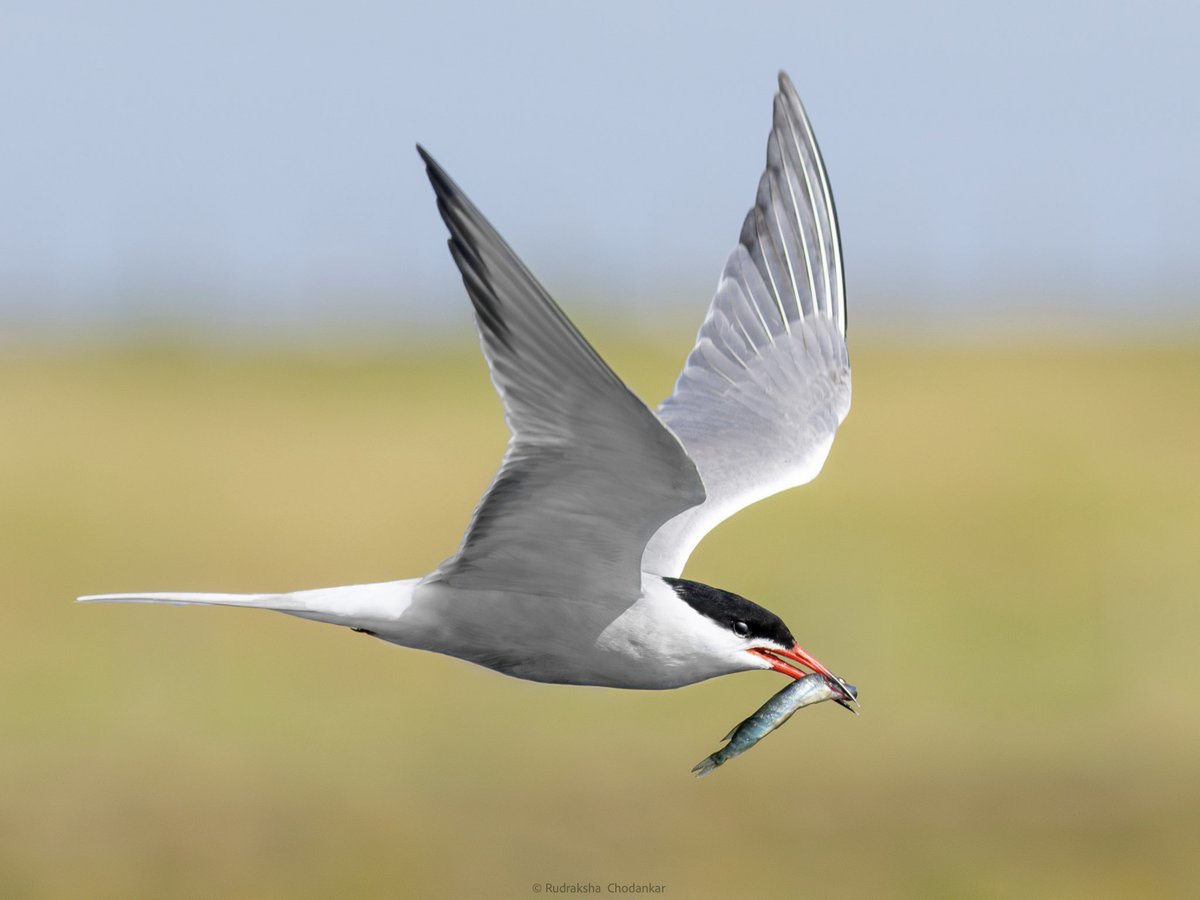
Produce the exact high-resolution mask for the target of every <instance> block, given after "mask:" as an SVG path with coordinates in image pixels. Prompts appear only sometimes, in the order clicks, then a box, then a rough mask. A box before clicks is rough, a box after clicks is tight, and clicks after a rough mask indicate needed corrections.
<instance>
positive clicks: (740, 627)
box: [733, 622, 750, 637]
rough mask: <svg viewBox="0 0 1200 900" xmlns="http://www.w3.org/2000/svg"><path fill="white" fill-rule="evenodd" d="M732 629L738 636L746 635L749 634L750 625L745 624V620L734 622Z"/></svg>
mask: <svg viewBox="0 0 1200 900" xmlns="http://www.w3.org/2000/svg"><path fill="white" fill-rule="evenodd" d="M733 630H734V632H735V633H736V634H737V635H738V637H746V636H747V635H749V634H750V626H749V625H747V624H746V623H745V622H734V623H733Z"/></svg>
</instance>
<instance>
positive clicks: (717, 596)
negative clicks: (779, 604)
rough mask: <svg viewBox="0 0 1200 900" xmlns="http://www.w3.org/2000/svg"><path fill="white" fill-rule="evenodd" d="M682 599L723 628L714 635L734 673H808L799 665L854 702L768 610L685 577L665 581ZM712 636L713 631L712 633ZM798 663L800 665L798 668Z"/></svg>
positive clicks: (837, 681)
mask: <svg viewBox="0 0 1200 900" xmlns="http://www.w3.org/2000/svg"><path fill="white" fill-rule="evenodd" d="M663 580H664V581H666V582H667V584H669V585H670V586H671V587H672V588H674V590H675V593H676V594H677V595H678V596H679V598H680V599H681V600H683V601H684V602H686V603H687V604H688V605H689V606H691V607H692V609H694V610H695V611H696V612H698V613H700V614H701V615H702V616H704V617H705V618H707V619H709V620H710V621H711V622H712V623H713V624H715V625H716V626H718V628H719V629H720V632H719V633H714V635H715V637H716V639H717V640H719V642H720V644H721V646H722V650H723V651H725V652H727V654H728V656H729V658H730V663H731V665H733V666H736V668H735V669H734V671H739V670H745V669H771V670H773V671H775V672H779V673H780V674H782V675H787V676H789V677H790V678H803V677H804V676H805V675H807V674H808V673H807V672H805V671H803V670H802V669H801V668H799V666H804V667H806V668H808V669H811V670H812V671H814V672H820V673H821V674H822V675H824V676H825V677H826V678H828V679H829V680H830V682H831V683H832V684H833V685H834V686H836V687H837V688H838V689H840V690H841V691H842V692H843V693H844V694H845V699H846V700H851V701H852V700H853V699H854V698H853V696H852V695H851V693H850V692H849V691H847V690H846V689H845V688H844V687H842V684H843V682H842V680H841V679H840V678H838V677H837V676H836V675H834V674H833V673H832V672H830V671H829V669H827V668H826V667H825V666H824V665H823V664H822V663H820V662H819V661H818V660H816V659H815V658H813V657H812V656H810V655H809V654H808V653H807V652H806V651H805V650H804V648H802V647H801V646H800V645H799V644H798V643H797V642H796V639H795V638H794V637H792V633H791V631H790V630H788V627H787V626H786V625H785V624H783V620H782V619H780V618H779V616H777V615H775V613H773V612H771V611H770V610H769V609H764V608H763V607H761V606H759V605H758V604H757V603H755V602H753V601H751V600H747V599H746V598H745V597H741V596H738V595H737V594H733V593H730V592H729V591H723V590H721V589H720V588H714V587H710V586H709V585H707V584H700V583H699V582H696V581H687V580H686V579H683V578H665V579H663ZM710 633H713V632H710ZM797 664H798V665H797Z"/></svg>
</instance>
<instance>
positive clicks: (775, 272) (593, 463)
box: [79, 73, 850, 696]
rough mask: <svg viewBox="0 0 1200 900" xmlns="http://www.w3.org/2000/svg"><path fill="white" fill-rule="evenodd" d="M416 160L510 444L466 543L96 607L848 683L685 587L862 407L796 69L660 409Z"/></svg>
mask: <svg viewBox="0 0 1200 900" xmlns="http://www.w3.org/2000/svg"><path fill="white" fill-rule="evenodd" d="M417 149H418V151H419V153H420V155H421V158H422V159H423V160H424V162H425V166H426V169H427V173H428V176H429V180H430V182H431V184H432V185H433V190H434V192H435V194H436V195H437V206H438V210H439V211H440V213H441V217H442V219H443V220H444V221H445V224H446V227H447V228H448V229H449V232H450V239H449V246H450V254H451V256H452V257H453V258H454V262H455V263H456V264H457V265H458V269H459V271H460V273H461V275H462V279H463V283H464V284H465V286H466V289H467V293H468V294H469V295H470V298H471V302H472V305H473V306H474V312H475V323H476V326H477V328H478V331H479V336H480V343H481V345H482V349H483V353H484V356H485V357H486V358H487V363H488V367H489V369H490V372H491V378H492V382H493V384H494V385H495V388H496V391H497V392H498V393H499V395H500V398H501V400H502V402H503V406H504V416H505V420H506V421H507V424H508V427H509V431H510V432H511V439H510V441H509V444H508V448H507V451H506V453H505V455H504V459H503V462H502V463H501V466H500V470H499V472H497V474H496V476H495V479H494V480H493V481H492V484H491V486H490V487H489V488H488V490H487V492H486V493H485V494H484V496H483V499H482V500H481V501H480V503H479V506H478V507H477V508H476V510H475V514H474V517H473V518H472V520H471V523H470V526H469V527H468V529H467V532H466V535H465V536H464V537H463V539H462V543H461V544H460V546H459V548H458V550H457V551H456V552H455V553H454V555H453V556H451V557H450V558H449V559H447V560H446V561H445V562H443V563H442V564H441V565H440V566H438V568H437V569H436V570H435V571H434V572H432V573H431V574H429V575H426V576H425V577H423V578H413V579H406V580H401V581H389V582H386V583H380V584H364V585H351V586H346V587H334V588H324V589H318V590H306V591H296V592H291V593H280V594H213V593H126V594H104V595H96V596H89V597H81V598H79V599H80V600H82V601H97V602H127V603H174V604H209V605H215V606H241V607H252V608H255V609H270V610H276V611H279V612H284V613H288V614H290V615H294V616H300V617H303V618H306V619H312V620H315V621H318V622H327V623H330V624H333V625H341V626H345V627H349V628H352V629H354V630H356V631H360V632H365V633H366V634H368V635H372V636H374V637H377V638H380V639H382V640H385V641H389V642H391V643H394V644H400V645H402V646H405V647H413V648H417V649H421V650H430V651H433V652H437V653H444V654H448V655H450V656H456V657H459V658H461V659H465V660H469V661H470V662H473V663H477V664H479V665H481V666H486V667H487V668H490V669H494V670H496V671H499V672H503V673H505V674H507V675H512V676H515V677H517V678H524V679H529V680H532V681H541V682H555V683H564V684H580V685H602V686H608V687H619V688H642V689H661V688H674V687H680V686H682V685H686V684H691V683H694V682H697V681H702V680H704V679H707V678H713V677H715V676H718V675H728V674H731V673H734V672H743V671H748V670H754V669H773V670H774V671H776V672H780V673H782V674H784V675H788V676H790V677H792V678H797V679H798V678H802V677H804V676H805V674H806V673H805V672H804V671H803V669H805V668H807V669H811V670H813V671H815V672H820V673H822V674H824V675H827V676H829V677H831V678H836V676H833V675H832V673H830V672H829V670H828V669H827V668H826V667H825V666H824V665H822V664H821V663H820V662H818V661H817V660H816V659H815V658H813V657H812V656H810V655H809V654H808V653H807V652H806V651H804V650H803V649H801V647H800V645H799V644H798V643H797V641H796V639H795V638H794V637H793V636H792V632H791V631H790V630H789V629H788V627H787V626H786V625H785V624H784V623H783V621H782V620H781V619H780V618H779V617H778V616H776V615H775V614H774V613H772V612H770V611H768V610H767V609H765V608H763V607H762V606H759V605H758V604H756V603H754V602H752V601H750V600H747V599H745V598H744V597H740V596H738V595H737V594H734V593H731V592H729V591H725V590H721V589H719V588H715V587H710V586H708V585H705V584H700V583H697V582H694V581H689V580H687V579H684V578H682V577H680V576H681V574H682V571H683V568H684V564H685V563H686V561H687V559H688V556H689V555H690V554H691V552H692V549H693V548H694V547H695V546H696V544H697V543H698V542H699V541H700V540H701V538H703V537H704V535H705V534H706V533H708V531H710V530H711V529H712V528H713V527H714V526H716V525H717V524H718V523H719V522H721V521H722V520H724V519H726V518H728V517H729V516H731V515H733V514H734V513H735V512H737V511H738V510H740V509H742V508H744V507H746V506H748V505H750V504H751V503H754V502H756V501H758V500H761V499H762V498H764V497H767V496H770V495H772V494H775V493H777V492H779V491H782V490H785V489H787V488H790V487H794V486H796V485H800V484H803V483H805V482H808V481H810V480H811V479H813V478H815V477H816V475H817V473H818V472H819V471H820V470H821V467H822V465H823V464H824V462H825V458H826V456H827V455H828V453H829V448H830V445H831V444H832V442H833V436H834V432H835V431H836V430H837V428H838V426H839V425H840V424H841V422H842V420H843V419H844V418H845V417H846V414H847V412H849V409H850V365H849V358H848V355H847V351H846V340H845V338H846V292H845V285H844V280H843V275H842V254H841V249H840V243H839V235H838V227H837V216H836V213H835V210H834V204H833V196H832V194H831V193H830V188H829V178H828V176H827V174H826V170H825V165H824V162H823V161H822V158H821V153H820V151H819V149H818V147H817V141H816V138H815V137H814V136H813V131H812V127H811V125H810V124H809V120H808V116H807V115H806V114H805V111H804V108H803V106H802V105H801V103H800V98H799V96H798V95H797V93H796V89H795V88H794V87H793V85H792V83H791V81H790V80H789V79H788V77H787V75H786V74H785V73H780V76H779V91H778V93H777V94H776V95H775V101H774V116H773V123H772V128H771V133H770V136H769V137H768V140H767V165H766V170H765V171H764V172H763V175H762V177H761V179H760V181H759V183H758V193H757V196H756V198H755V202H754V207H753V208H752V209H751V210H750V212H749V214H748V215H747V216H746V218H745V221H744V223H743V225H742V231H741V235H740V238H739V240H738V244H737V246H736V247H735V248H734V250H733V253H732V254H731V255H730V257H729V259H728V261H727V262H726V263H725V268H724V270H723V271H722V273H721V276H720V280H719V282H718V284H717V290H716V294H715V296H714V297H713V300H712V303H711V305H710V307H709V309H708V315H707V316H706V317H705V319H704V321H703V323H702V324H701V326H700V331H699V335H698V336H697V339H696V343H695V346H694V348H693V349H692V351H691V353H690V355H689V356H688V357H687V360H686V363H685V365H684V367H683V371H682V373H681V374H680V376H679V379H678V381H677V382H676V384H675V389H674V392H673V393H672V394H671V396H670V397H668V398H667V399H666V400H665V401H663V403H662V404H661V405H660V406H659V407H658V410H657V412H655V411H652V410H651V409H650V408H649V407H647V406H646V405H645V404H644V403H642V401H641V400H639V399H638V398H637V397H636V396H635V395H634V394H633V393H632V392H631V391H630V390H629V388H627V387H626V386H625V384H624V383H623V382H622V381H621V379H620V378H619V377H618V376H617V375H616V374H615V373H614V372H613V371H612V369H610V368H609V367H608V365H607V364H606V363H605V362H604V360H603V359H601V358H600V356H599V355H598V354H597V353H596V351H595V350H593V349H592V347H591V345H590V344H588V342H587V341H586V340H585V339H584V338H583V336H582V335H581V334H580V333H579V331H578V330H576V328H575V326H574V325H572V323H571V322H570V320H569V319H568V318H567V317H566V315H565V314H564V313H563V312H562V310H561V309H560V308H559V307H558V305H557V304H556V303H555V302H554V300H553V299H551V297H550V295H549V294H548V293H547V292H546V290H545V289H544V288H543V287H542V286H541V285H540V284H539V283H538V282H537V280H536V279H535V278H534V277H533V275H532V274H531V273H530V272H529V270H528V269H527V268H526V267H525V266H524V265H523V264H522V263H521V261H520V260H519V259H518V258H517V256H516V254H515V253H514V252H513V251H512V250H511V249H510V248H509V246H508V244H506V243H505V242H504V240H503V239H502V238H501V237H500V235H499V234H497V233H496V231H495V230H494V229H493V228H492V226H491V225H490V224H488V222H487V220H486V219H485V218H484V217H483V215H482V214H481V213H480V212H479V210H477V209H476V208H475V206H474V205H473V204H472V203H471V201H470V200H468V199H467V197H466V195H465V194H464V193H463V192H462V191H461V190H460V189H459V187H458V186H457V185H456V184H455V183H454V182H453V181H451V180H450V177H449V176H448V175H447V174H446V173H445V172H444V171H443V170H442V168H441V167H440V166H439V165H438V164H437V163H436V162H435V161H434V160H433V158H432V157H431V156H430V155H429V154H428V153H426V152H425V150H424V149H422V148H421V147H418V148H417ZM847 696H849V695H847Z"/></svg>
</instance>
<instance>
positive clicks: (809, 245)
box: [642, 72, 850, 576]
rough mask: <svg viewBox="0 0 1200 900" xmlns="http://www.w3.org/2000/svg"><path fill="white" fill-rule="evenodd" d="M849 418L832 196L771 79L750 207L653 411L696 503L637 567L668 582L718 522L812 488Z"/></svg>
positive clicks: (795, 110) (789, 97)
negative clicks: (683, 463) (694, 472)
mask: <svg viewBox="0 0 1200 900" xmlns="http://www.w3.org/2000/svg"><path fill="white" fill-rule="evenodd" d="M849 411H850V362H849V357H848V355H847V352H846V292H845V285H844V282H843V277H842V255H841V248H840V243H839V237H838V229H837V216H836V213H835V211H834V206H833V195H832V194H831V193H830V189H829V180H828V178H827V176H826V172H825V165H824V163H823V161H822V159H821V153H820V150H819V149H818V147H817V142H816V138H815V137H814V136H813V132H812V127H811V125H810V124H809V121H808V117H807V115H806V114H805V112H804V108H803V106H801V104H800V98H799V96H798V95H797V94H796V89H795V88H794V87H793V86H792V83H791V81H790V80H789V79H788V77H787V75H786V74H784V73H782V72H781V73H780V75H779V93H778V94H776V95H775V110H774V121H773V126H772V129H771V135H770V137H769V138H768V141H767V167H766V171H765V172H764V173H763V175H762V178H761V180H760V181H759V184H758V196H757V199H756V201H755V205H754V208H753V209H751V210H750V212H749V214H748V215H747V216H746V220H745V223H744V224H743V226H742V233H741V238H740V240H739V243H738V246H737V248H736V249H735V250H734V251H733V254H732V255H731V256H730V257H729V260H728V262H727V263H726V264H725V269H724V271H723V272H722V274H721V279H720V282H719V283H718V286H717V292H716V295H715V296H714V297H713V301H712V305H711V306H710V307H709V311H708V316H707V317H706V318H705V320H704V323H703V324H702V325H701V327H700V333H699V335H698V337H697V340H696V346H695V347H694V348H693V350H692V352H691V354H690V355H689V356H688V358H687V362H686V363H685V365H684V368H683V372H682V373H681V374H680V376H679V380H678V381H677V382H676V384H675V392H674V393H673V394H672V395H671V396H670V397H668V398H667V400H666V401H664V402H663V404H662V406H661V407H660V408H659V411H658V414H659V418H661V419H662V421H663V422H665V423H666V424H667V426H668V427H670V429H671V430H672V431H673V432H674V433H675V434H676V435H677V436H678V437H679V439H680V440H681V441H682V442H683V446H684V447H685V448H686V449H687V452H688V455H689V456H690V457H691V458H692V460H693V461H694V462H695V463H696V467H697V468H698V469H699V470H700V475H701V477H702V478H703V480H704V488H705V491H706V493H707V499H706V500H705V501H704V503H703V504H701V505H699V506H697V507H695V508H692V509H689V510H687V511H685V512H683V513H681V514H680V515H678V516H676V517H675V518H673V519H671V520H670V521H669V522H667V523H666V524H665V525H663V527H662V528H661V529H659V531H658V532H657V533H656V534H655V535H654V537H653V538H651V540H650V543H649V545H648V546H647V547H646V552H645V554H644V556H643V559H642V567H643V568H644V569H645V570H646V571H648V572H653V573H656V574H659V575H668V576H676V575H678V574H679V573H680V572H682V570H683V567H684V564H685V563H686V562H687V558H688V556H689V555H690V554H691V552H692V549H693V548H694V547H695V546H696V544H697V543H699V542H700V539H701V538H703V537H704V535H705V534H707V533H708V532H709V531H710V530H711V529H712V528H714V527H715V526H716V525H717V524H718V523H719V522H721V521H723V520H724V519H726V518H728V517H729V516H731V515H733V514H734V513H735V512H737V511H738V510H740V509H742V508H744V507H746V506H749V505H750V504H751V503H754V502H756V501H758V500H761V499H762V498H764V497H768V496H770V495H771V494H775V493H778V492H779V491H782V490H786V489H787V488H790V487H794V486H796V485H800V484H804V483H805V482H807V481H811V480H812V479H813V478H815V477H816V475H817V473H818V472H820V470H821V466H822V465H823V464H824V462H825V458H826V456H827V455H828V454H829V448H830V445H831V444H832V443H833V435H834V432H835V431H836V430H837V427H838V425H840V424H841V422H842V420H843V419H845V417H846V414H847V413H848V412H849Z"/></svg>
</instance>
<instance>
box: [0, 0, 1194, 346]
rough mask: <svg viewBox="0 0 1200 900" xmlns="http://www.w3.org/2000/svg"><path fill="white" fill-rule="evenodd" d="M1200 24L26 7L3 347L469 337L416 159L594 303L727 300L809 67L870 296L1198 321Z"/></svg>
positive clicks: (862, 289)
mask: <svg viewBox="0 0 1200 900" xmlns="http://www.w3.org/2000/svg"><path fill="white" fill-rule="evenodd" d="M1198 32H1200V8H1198V7H1196V6H1195V4H1187V3H1183V2H1179V3H1172V2H1165V0H1151V2H1143V3H1139V4H1129V3H1105V2H1039V3H1034V2H1024V0H1017V2H1009V3H1005V4H987V5H985V4H963V3H955V2H914V3H904V4H898V3H889V2H876V0H862V2H856V3H830V2H822V3H809V2H795V0H793V2H789V3H755V2H749V3H738V4H731V3H728V2H723V3H722V2H710V0H693V2H688V3H670V2H662V3H644V2H626V0H608V2H604V3H572V4H567V3H559V2H526V3H505V4H501V3H478V4H471V3H462V2H440V3H437V4H429V3H419V4H415V3H414V4H410V3H404V2H395V0H393V2H362V0H349V2H338V3H332V2H331V3H305V2H287V3H283V2H278V3H276V2H236V0H234V2H230V0H206V2H203V3H199V2H190V0H177V2H172V3H151V2H115V0H95V2H63V0H37V2H32V0H0V116H2V120H3V122H4V125H5V127H4V137H3V139H2V140H0V198H2V199H0V328H3V327H5V326H8V327H25V326H29V327H38V328H50V329H53V328H68V329H70V328H87V327H90V326H92V325H112V324H118V325H121V324H140V323H147V322H149V323H162V322H175V323H182V324H185V325H188V324H196V325H204V326H214V327H233V328H237V327H246V326H250V327H255V326H261V325H268V326H272V327H274V326H288V325H303V324H305V323H312V322H318V323H319V322H323V321H338V322H340V323H343V324H346V323H350V324H352V325H361V326H363V327H371V326H373V325H375V324H378V323H390V324H397V323H398V324H412V323H426V322H438V321H441V320H442V319H443V318H444V317H445V316H446V315H447V311H448V309H450V308H451V307H453V308H454V309H455V312H454V315H459V314H461V315H464V316H465V312H461V310H464V309H465V303H466V301H465V299H464V298H463V296H462V289H461V284H460V282H459V281H458V278H457V275H456V273H455V272H454V269H453V267H452V264H451V262H450V259H449V256H448V254H447V253H446V249H445V233H444V230H443V227H442V225H441V222H440V221H439V219H438V217H437V213H436V210H435V208H434V204H433V200H432V194H431V192H430V189H429V186H428V183H427V182H426V180H425V177H424V173H423V171H422V168H421V165H420V163H419V160H418V158H417V155H416V153H415V152H414V145H415V144H416V143H417V142H420V143H421V144H422V145H423V146H425V147H426V148H428V149H429V151H430V152H431V153H433V155H434V156H435V157H437V158H438V160H439V161H440V162H441V163H442V165H443V166H445V168H446V169H447V170H448V171H449V172H450V173H451V175H452V176H453V177H454V178H455V180H456V181H458V183H459V184H460V185H461V186H462V187H463V188H464V189H465V190H466V191H467V193H468V194H469V195H470V196H471V197H472V198H473V199H474V200H475V202H476V203H477V204H478V205H479V206H480V208H481V209H482V210H483V211H484V213H485V214H486V215H488V216H489V218H490V219H491V220H492V222H493V223H494V224H495V225H496V226H497V228H498V229H499V230H500V231H501V233H502V234H504V235H505V236H506V238H507V239H508V240H509V242H510V243H511V244H512V245H513V246H514V248H515V249H516V250H517V252H518V253H520V254H521V256H522V257H523V258H524V259H525V261H526V262H527V263H528V264H529V266H530V267H531V269H532V270H533V271H534V272H535V273H537V274H538V275H539V277H540V278H541V279H542V280H543V282H544V283H545V284H546V285H547V287H548V288H549V289H550V290H551V292H552V293H553V294H555V295H556V296H557V297H558V298H559V299H560V301H562V302H563V303H564V305H567V306H568V307H569V308H577V307H587V308H588V309H590V310H592V311H600V312H604V311H610V312H611V311H616V312H617V313H629V312H639V313H640V312H643V311H646V310H650V311H656V310H658V309H660V308H661V309H664V310H665V309H674V308H677V307H680V306H683V305H687V304H691V305H697V304H699V305H701V306H702V305H703V304H704V303H705V302H706V301H707V299H708V297H710V296H711V293H712V289H713V287H714V286H715V283H716V278H717V275H718V273H719V272H720V269H721V266H722V264H723V262H724V260H725V257H726V256H727V255H728V253H729V252H730V250H731V249H732V248H733V245H734V242H735V241H736V238H737V234H738V231H739V228H740V224H741V220H742V217H743V216H744V214H745V212H746V210H747V209H748V208H749V206H750V204H751V202H752V201H753V197H754V190H755V186H756V184H757V180H758V176H759V174H760V172H761V169H762V166H763V161H764V157H765V142H766V135H767V132H768V129H769V126H770V111H771V96H772V93H773V92H774V89H775V75H776V72H777V71H778V70H779V69H786V70H787V71H788V72H789V73H790V75H791V76H792V79H793V81H794V82H795V83H796V85H797V87H798V89H799V91H800V94H801V96H802V97H803V98H804V101H805V104H806V106H807V107H808V111H809V114H810V116H811V118H812V120H813V124H814V127H815V129H816V133H817V136H818V138H819V140H820V142H821V147H822V150H823V151H824V154H825V158H826V163H827V166H828V169H829V172H830V176H831V180H832V183H833V189H834V194H835V197H836V200H837V204H838V211H839V214H840V218H841V229H842V237H843V244H844V248H845V249H844V255H845V260H846V267H847V282H848V287H849V291H850V294H849V296H850V302H851V304H852V305H854V306H858V305H859V304H861V307H860V308H862V309H865V310H866V311H867V312H868V314H870V312H871V311H872V310H875V311H878V312H880V314H892V315H895V314H897V311H898V310H914V311H917V312H921V313H923V314H927V315H928V314H945V313H948V314H952V315H959V316H961V315H968V316H969V315H976V314H984V315H995V314H996V311H997V309H998V308H1001V309H1007V308H1008V305H1009V304H1011V305H1012V308H1014V309H1019V310H1021V311H1022V313H1024V312H1029V311H1031V310H1047V309H1048V310H1051V311H1053V310H1056V309H1061V310H1066V311H1072V312H1074V313H1078V311H1079V310H1080V309H1083V310H1085V311H1089V310H1092V309H1095V310H1096V311H1097V312H1102V313H1103V314H1105V315H1108V316H1114V315H1115V316H1118V317H1120V316H1125V315H1132V316H1136V317H1145V316H1154V315H1156V314H1158V313H1160V312H1162V311H1163V310H1175V311H1178V310H1180V309H1183V310H1185V311H1187V310H1192V309H1195V308H1196V306H1197V305H1198V294H1200V292H1197V291H1196V289H1195V286H1196V284H1197V280H1198V277H1200V254H1198V253H1197V252H1196V250H1195V244H1196V236H1197V224H1196V223H1197V213H1198V212H1200V172H1198V167H1197V165H1196V160H1197V148H1198V147H1200V100H1198V99H1197V88H1198V87H1200V54H1197V53H1196V51H1195V35H1196V34H1197V33H1198ZM572 305H575V306H574V307H573V306H572Z"/></svg>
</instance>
